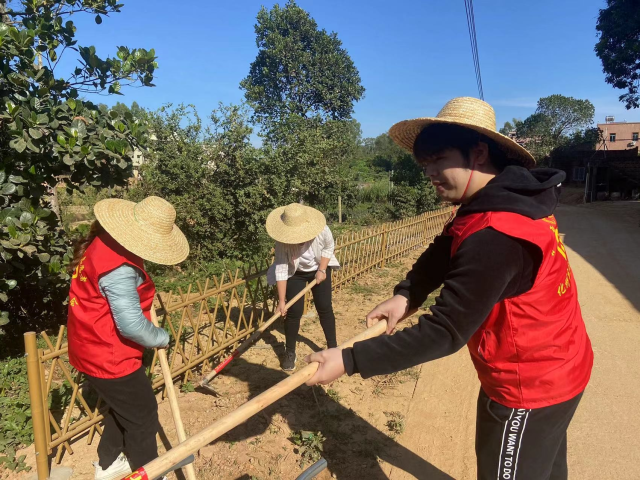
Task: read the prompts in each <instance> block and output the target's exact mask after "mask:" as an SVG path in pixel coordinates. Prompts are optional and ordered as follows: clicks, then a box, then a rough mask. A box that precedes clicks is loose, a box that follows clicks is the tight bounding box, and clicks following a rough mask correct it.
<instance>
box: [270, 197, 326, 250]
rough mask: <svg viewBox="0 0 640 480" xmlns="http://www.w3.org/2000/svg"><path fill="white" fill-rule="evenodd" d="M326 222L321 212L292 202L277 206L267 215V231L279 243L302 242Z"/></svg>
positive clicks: (321, 228) (322, 227)
mask: <svg viewBox="0 0 640 480" xmlns="http://www.w3.org/2000/svg"><path fill="white" fill-rule="evenodd" d="M326 224H327V221H326V219H325V218H324V215H323V214H322V212H319V211H318V210H316V209H315V208H311V207H306V206H304V205H300V204H299V203H292V204H290V205H287V206H286V207H278V208H276V209H275V210H273V211H272V212H271V213H270V214H269V216H268V217H267V224H266V227H267V233H268V234H269V236H270V237H271V238H273V239H274V240H276V241H277V242H281V243H304V242H308V241H309V240H312V239H314V238H316V237H317V236H318V234H319V233H320V232H322V230H323V229H324V227H325V225H326Z"/></svg>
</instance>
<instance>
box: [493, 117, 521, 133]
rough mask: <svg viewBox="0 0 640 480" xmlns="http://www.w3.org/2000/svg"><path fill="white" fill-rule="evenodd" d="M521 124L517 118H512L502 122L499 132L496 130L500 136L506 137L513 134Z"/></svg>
mask: <svg viewBox="0 0 640 480" xmlns="http://www.w3.org/2000/svg"><path fill="white" fill-rule="evenodd" d="M521 123H522V120H520V119H519V118H514V119H512V120H511V121H508V120H507V121H506V122H504V125H503V126H502V128H501V129H500V130H498V131H499V132H500V133H501V134H502V135H506V136H508V135H509V134H510V133H511V132H515V131H517V130H518V126H519V125H520V124H521Z"/></svg>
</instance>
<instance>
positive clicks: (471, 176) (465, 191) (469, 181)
mask: <svg viewBox="0 0 640 480" xmlns="http://www.w3.org/2000/svg"><path fill="white" fill-rule="evenodd" d="M475 171H476V161H475V160H474V161H473V163H472V164H471V175H469V180H467V185H466V187H464V191H463V192H462V196H461V197H460V200H458V202H457V203H462V200H464V196H465V195H466V194H467V190H469V185H471V179H472V178H473V172H475Z"/></svg>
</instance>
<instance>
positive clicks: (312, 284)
mask: <svg viewBox="0 0 640 480" xmlns="http://www.w3.org/2000/svg"><path fill="white" fill-rule="evenodd" d="M315 285H316V281H315V280H313V281H311V282H310V283H309V284H308V285H307V286H306V287H305V288H304V290H302V291H301V292H300V293H298V294H297V295H296V296H295V297H293V298H292V299H291V300H289V301H288V302H287V304H286V307H287V308H291V306H292V305H293V304H294V303H296V302H297V301H298V300H300V297H302V296H303V295H304V294H306V293H307V292H308V291H309V290H311V289H312V288H313V287H315ZM280 316H281V315H280V312H276V313H274V314H273V316H272V317H271V318H270V319H269V320H267V321H266V322H264V323H263V324H262V325H261V326H260V328H258V329H257V330H256V331H255V332H253V335H251V336H250V337H249V338H247V339H246V340H245V341H244V342H242V343H241V344H240V346H239V347H238V348H236V349H235V350H234V352H233V353H232V354H231V355H229V356H228V357H227V358H226V359H225V360H224V361H223V362H222V363H221V364H220V365H218V366H217V367H216V368H214V369H213V370H212V371H211V372H209V374H208V375H207V376H206V377H204V378H203V379H202V381H201V382H200V386H201V387H205V388H207V386H208V385H209V382H210V381H211V380H213V379H214V378H215V377H216V375H218V374H219V373H220V372H221V371H222V370H223V369H224V368H225V367H226V366H227V365H229V364H230V363H231V361H232V360H233V359H234V358H238V357H239V356H240V355H242V354H243V353H244V352H245V351H246V350H248V349H249V347H250V346H251V345H253V344H254V342H255V341H256V340H258V338H260V335H262V334H263V332H264V331H265V330H266V329H267V328H269V326H270V325H271V324H272V323H273V322H275V321H276V320H277V319H279V318H280Z"/></svg>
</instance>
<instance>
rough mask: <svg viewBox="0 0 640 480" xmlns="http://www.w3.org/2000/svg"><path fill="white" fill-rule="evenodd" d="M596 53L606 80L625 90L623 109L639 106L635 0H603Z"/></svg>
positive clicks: (639, 35) (639, 8) (639, 19)
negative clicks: (604, 0)
mask: <svg viewBox="0 0 640 480" xmlns="http://www.w3.org/2000/svg"><path fill="white" fill-rule="evenodd" d="M596 30H597V32H598V36H599V37H600V39H599V40H598V43H596V46H595V51H596V55H597V56H598V58H600V60H601V61H602V70H603V71H604V73H605V75H606V77H605V80H606V82H607V83H609V84H611V85H613V86H614V87H615V88H619V89H621V90H627V92H626V93H624V94H622V95H620V101H621V102H623V103H624V104H625V107H626V108H627V109H632V108H638V107H640V4H638V1H637V0H607V8H604V9H602V10H600V14H599V15H598V23H597V24H596Z"/></svg>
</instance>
